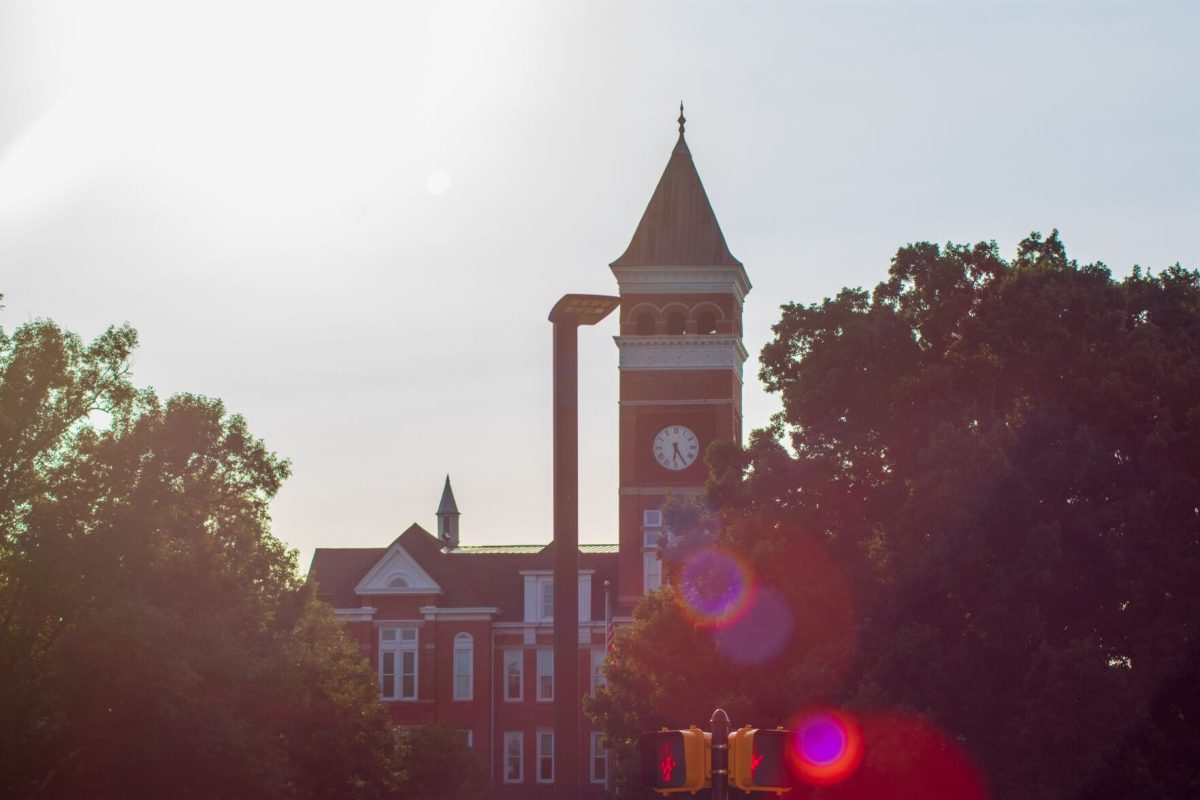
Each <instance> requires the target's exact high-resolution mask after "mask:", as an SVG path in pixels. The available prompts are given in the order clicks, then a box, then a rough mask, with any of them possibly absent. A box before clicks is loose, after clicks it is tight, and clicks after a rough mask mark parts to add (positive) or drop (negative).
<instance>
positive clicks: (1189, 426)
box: [598, 232, 1200, 798]
mask: <svg viewBox="0 0 1200 800" xmlns="http://www.w3.org/2000/svg"><path fill="white" fill-rule="evenodd" d="M774 332H775V338H774V340H773V341H772V342H770V343H769V344H768V345H767V346H766V347H765V348H764V350H763V353H762V370H761V372H760V377H761V378H762V379H763V380H764V381H765V383H766V384H767V387H768V389H770V390H771V391H774V392H777V393H778V394H779V395H780V398H781V400H782V405H783V410H782V411H781V412H780V414H779V415H777V417H776V418H775V420H774V421H773V424H772V425H771V426H770V427H769V428H768V429H766V430H763V431H756V432H754V433H753V434H752V435H751V437H750V443H749V446H748V447H747V448H745V449H744V450H743V449H741V448H739V447H736V446H730V445H726V446H719V447H715V448H714V449H713V450H711V451H710V453H709V454H708V455H709V460H710V464H711V465H712V467H713V477H712V479H711V480H710V483H709V487H708V490H707V492H706V495H707V502H708V503H709V505H710V506H711V509H712V510H711V514H710V516H711V517H712V519H714V520H715V522H713V523H710V524H707V527H709V528H712V529H715V530H718V531H719V538H718V542H719V543H721V544H722V545H724V546H725V547H726V548H728V549H729V550H732V551H735V552H739V553H742V554H743V555H744V556H745V557H746V558H747V559H748V560H749V562H750V564H751V566H752V569H753V570H754V573H755V574H756V576H757V577H758V580H759V582H760V584H762V585H765V586H773V587H776V591H778V592H779V593H780V594H781V595H782V596H784V597H785V598H786V599H787V601H788V608H789V609H790V612H791V616H792V617H793V619H804V618H811V616H812V613H811V612H812V609H813V608H814V606H812V605H811V603H812V602H813V601H814V600H820V598H822V597H826V596H827V595H828V593H829V592H830V591H831V587H832V588H833V589H837V587H843V588H844V589H845V593H844V596H843V597H844V600H843V601H842V602H844V603H845V606H846V607H848V608H851V609H852V610H853V615H852V617H851V619H850V620H849V623H848V624H849V626H850V628H851V631H852V636H851V637H849V638H848V639H847V638H845V637H842V636H840V635H837V629H838V628H839V627H840V626H841V625H842V622H840V621H837V620H836V618H835V617H832V616H829V615H830V614H831V613H832V612H833V611H834V610H836V604H834V605H833V606H830V605H826V606H825V607H824V608H822V609H821V610H820V612H819V613H818V616H819V618H821V619H828V620H833V621H834V624H832V625H830V626H829V627H830V628H831V630H830V631H829V635H828V636H827V637H826V640H825V641H824V642H814V640H813V639H812V638H811V636H808V635H806V634H805V633H804V632H803V631H802V630H800V629H797V631H796V633H795V634H793V635H792V636H791V638H790V640H789V644H788V647H787V648H786V649H784V650H783V651H782V652H781V654H780V655H779V656H777V657H776V658H775V659H773V660H772V661H771V662H770V663H769V664H767V665H766V667H767V669H765V670H764V669H763V665H753V666H752V668H751V669H748V670H747V669H746V668H744V667H738V668H737V669H730V668H729V667H730V665H729V664H728V663H726V665H725V667H726V669H725V670H724V671H723V673H722V685H723V686H724V685H728V684H731V683H732V684H733V685H736V686H745V687H746V688H747V689H748V690H749V691H750V692H751V693H750V694H749V695H748V708H749V709H750V713H752V714H761V713H762V711H759V710H756V709H755V705H756V702H757V700H758V698H759V697H761V696H764V693H766V694H765V696H769V697H771V701H770V702H771V703H776V704H778V705H777V707H778V708H785V709H801V708H804V707H808V706H810V705H812V704H813V702H814V701H816V702H826V703H835V704H839V705H843V706H848V707H851V708H854V709H858V710H859V711H860V712H861V713H862V714H864V715H865V716H867V717H870V716H871V715H872V714H876V713H881V712H884V711H886V712H888V713H893V712H894V713H901V714H909V715H910V716H911V717H912V718H913V719H920V720H922V721H926V722H929V723H931V724H933V725H935V726H936V729H937V730H938V731H940V734H941V735H942V736H943V738H944V740H945V741H946V742H948V743H949V746H953V747H961V748H962V749H963V750H964V751H965V752H966V754H967V755H968V756H969V758H970V759H971V760H972V761H973V763H974V764H975V765H976V767H977V769H978V770H979V774H980V775H981V776H982V779H983V781H984V782H985V783H986V784H987V785H988V786H989V787H990V791H991V793H992V794H993V796H994V797H997V798H1016V797H1022V798H1051V797H1068V796H1072V795H1074V794H1077V793H1082V792H1094V790H1095V787H1097V786H1098V785H1100V784H1102V783H1104V781H1105V778H1104V776H1109V777H1111V776H1112V775H1113V770H1114V769H1117V766H1118V765H1119V764H1121V763H1123V764H1130V763H1134V762H1136V763H1138V764H1142V765H1145V766H1144V772H1145V774H1146V775H1149V777H1147V779H1146V780H1144V781H1136V780H1128V781H1126V785H1127V786H1131V787H1138V786H1140V787H1141V790H1144V794H1142V795H1140V796H1145V797H1158V796H1184V795H1186V794H1187V793H1188V791H1189V790H1188V788H1187V787H1185V786H1184V785H1182V784H1181V783H1180V782H1179V781H1180V780H1181V779H1180V778H1178V776H1179V775H1180V774H1183V773H1182V772H1181V771H1180V770H1179V769H1178V767H1177V766H1176V767H1174V768H1172V767H1171V765H1172V764H1174V765H1178V763H1179V762H1180V759H1181V758H1182V757H1183V754H1186V753H1194V752H1196V751H1197V750H1196V748H1197V746H1200V732H1198V731H1197V728H1196V721H1195V720H1194V719H1191V718H1189V717H1187V716H1185V715H1182V714H1180V713H1175V712H1178V711H1179V709H1180V708H1185V707H1187V708H1194V699H1192V700H1189V699H1188V696H1187V695H1186V694H1181V692H1182V689H1181V688H1180V686H1181V682H1180V677H1179V676H1181V675H1183V674H1186V671H1187V670H1188V669H1189V668H1191V669H1194V665H1195V663H1196V662H1195V655H1194V650H1193V648H1194V642H1195V641H1196V636H1197V634H1198V633H1200V631H1198V630H1197V625H1198V621H1200V547H1198V545H1197V542H1198V541H1200V536H1198V534H1200V509H1198V508H1197V498H1198V497H1200V358H1198V357H1197V355H1196V354H1197V353H1200V279H1198V276H1197V273H1196V272H1193V271H1188V270H1184V269H1182V268H1180V267H1178V266H1175V267H1171V268H1168V269H1166V270H1163V271H1162V272H1161V273H1160V274H1158V275H1152V274H1148V273H1143V272H1142V271H1141V270H1139V269H1135V270H1134V272H1133V274H1132V275H1130V276H1129V277H1127V278H1125V279H1122V280H1119V281H1118V280H1114V279H1113V278H1112V276H1111V274H1110V272H1109V270H1108V269H1107V268H1106V267H1105V266H1104V265H1103V264H1091V265H1086V266H1080V265H1078V264H1077V263H1076V262H1074V261H1071V260H1069V259H1068V258H1067V256H1066V253H1065V250H1064V248H1063V246H1062V243H1061V242H1060V241H1059V239H1058V236H1057V232H1055V233H1054V234H1052V235H1051V236H1050V237H1048V238H1045V239H1043V238H1042V237H1040V236H1038V235H1037V234H1033V235H1031V236H1030V237H1029V238H1027V239H1026V240H1025V241H1023V242H1022V243H1021V244H1020V246H1019V248H1018V251H1017V255H1016V258H1015V259H1013V260H1012V261H1011V262H1006V261H1005V260H1003V259H1001V258H1000V257H999V255H998V254H997V252H996V248H995V245H994V244H979V245H975V246H973V247H967V246H957V245H947V246H946V247H944V248H939V247H937V246H935V245H931V244H916V245H910V246H907V247H904V248H901V249H900V250H899V251H898V253H897V255H896V257H895V259H894V260H893V262H892V266H891V270H890V273H889V277H888V279H887V280H886V281H884V282H883V283H881V284H880V285H879V286H877V287H876V288H875V290H874V291H873V292H870V293H868V292H865V291H862V290H858V289H846V290H843V291H842V292H841V293H839V294H838V295H837V296H836V297H834V298H831V299H826V300H825V301H823V302H821V303H817V304H813V305H807V306H805V305H798V304H790V305H787V306H784V307H783V313H782V317H781V319H780V322H779V323H778V324H777V325H776V326H775V328H774ZM704 517H705V515H703V514H701V515H696V514H694V513H693V514H691V515H690V516H689V515H688V514H684V515H682V521H683V526H682V529H681V531H680V532H682V533H685V534H688V533H690V534H691V536H695V535H696V534H695V533H694V531H696V530H702V529H704V528H705V524H702V522H703V519H704ZM684 538H685V541H686V540H687V538H688V536H685V537H684ZM796 548H800V550H799V551H797V550H796ZM814 554H819V557H816V558H814ZM838 591H840V589H839V590H838ZM798 592H799V593H804V592H807V593H808V594H809V597H808V598H807V599H804V598H802V597H800V596H798V594H797V593H798ZM658 602H661V601H658ZM646 605H647V609H646V611H639V617H640V616H642V615H644V614H647V613H649V612H650V610H651V609H653V608H655V606H654V604H653V602H647V604H646ZM676 605H678V604H676ZM661 613H676V614H677V617H678V619H680V620H683V621H684V622H686V617H684V616H683V615H682V612H669V611H668V612H661ZM818 627H819V626H818ZM666 629H672V628H671V626H664V631H660V633H663V632H665V630H666ZM639 636H640V633H639V629H638V628H637V626H636V625H635V628H634V630H633V631H632V633H631V634H630V635H627V637H626V638H625V639H623V640H622V641H621V644H622V645H623V646H624V647H625V648H626V649H625V650H623V651H622V653H621V658H622V659H627V658H628V659H630V660H632V661H633V662H634V663H632V664H628V665H626V664H622V665H621V666H620V667H617V668H615V669H614V670H613V677H612V678H611V679H610V682H609V686H610V691H611V692H612V697H610V698H608V699H606V700H604V701H602V704H600V705H598V709H599V710H600V714H601V719H602V720H603V722H604V724H605V725H606V729H611V730H612V731H613V732H614V733H615V732H618V731H621V730H625V729H628V728H629V727H631V724H629V723H628V722H627V721H624V720H622V721H621V725H622V726H623V727H618V726H617V725H616V724H615V722H613V720H615V717H614V716H613V714H612V712H611V708H612V707H613V706H617V705H621V704H623V703H624V702H626V701H627V700H628V699H629V695H630V694H633V693H636V694H638V695H639V696H640V697H648V698H654V697H656V696H657V695H656V693H655V688H656V687H653V686H652V687H647V686H644V685H638V684H637V683H636V681H634V680H632V679H630V678H629V677H628V674H629V673H632V674H635V675H639V676H640V677H641V678H642V679H644V680H651V681H653V680H654V678H653V675H652V674H651V673H649V672H641V671H639V664H640V663H641V661H642V658H643V657H642V656H641V655H639V654H638V653H639V650H638V643H637V640H638V638H639ZM682 636H683V634H676V635H675V637H674V638H673V639H670V640H661V639H660V640H659V642H658V646H659V647H660V648H663V647H665V648H666V649H668V650H670V649H673V647H674V645H675V643H676V642H679V643H680V644H682V642H681V641H680V639H681V637H682ZM701 640H702V641H701V642H700V646H702V647H704V648H707V650H708V652H709V654H710V655H711V654H715V657H717V658H724V660H725V661H726V662H728V658H727V657H723V656H722V653H721V651H720V648H719V646H718V645H719V642H718V639H717V637H713V636H708V637H701ZM664 641H669V642H670V643H669V644H664ZM847 647H850V648H851V650H850V651H847V649H846V648H847ZM708 657H710V656H705V655H701V656H694V655H689V661H695V662H696V663H697V664H700V665H703V664H704V663H705V661H706V659H707V658H708ZM1189 665H1190V667H1189ZM686 670H687V667H686V664H685V674H682V675H678V676H675V677H674V679H675V680H677V681H680V682H682V683H683V685H688V686H690V687H693V691H694V688H695V687H699V686H715V685H716V684H714V683H713V682H712V680H713V679H712V678H711V668H710V667H708V666H703V667H697V670H696V672H695V673H691V672H687V671H686ZM701 670H703V671H701ZM776 672H784V673H788V674H789V675H790V678H789V680H791V681H794V682H795V683H794V688H793V689H791V690H790V694H788V696H787V697H786V698H784V697H781V696H780V695H779V691H781V690H780V689H777V688H776V687H775V684H772V683H771V682H770V676H771V675H773V674H775V673H776ZM1193 674H1194V673H1193ZM702 681H703V682H704V683H702ZM760 687H761V688H760ZM1172 687H1174V688H1172ZM723 691H729V690H727V689H723ZM782 691H784V692H787V691H788V690H787V689H786V687H784V688H783V689H782ZM771 693H773V694H771ZM814 694H815V695H817V696H814ZM1189 703H1190V705H1188V704H1189ZM1181 704H1182V705H1181ZM1170 709H1175V712H1172V711H1171V710H1170ZM666 710H667V709H666V708H665V707H657V706H653V707H651V708H650V710H649V711H647V712H646V714H645V715H644V716H643V717H642V718H641V719H639V720H637V724H644V723H646V722H650V721H651V720H653V724H658V723H660V722H665V721H666V720H664V719H662V718H661V716H660V715H661V714H662V713H663V712H664V711H666ZM743 718H744V717H743ZM691 721H693V720H686V721H680V722H691ZM669 724H672V723H669ZM1168 731H1169V733H1168ZM1167 739H1169V740H1170V742H1171V746H1170V752H1171V753H1174V755H1169V754H1168V753H1166V752H1165V751H1164V750H1163V748H1162V746H1161V745H1162V742H1164V741H1165V740H1167ZM901 749H902V748H901ZM872 752H873V755H872ZM894 755H896V752H892V753H889V752H888V751H887V748H886V747H876V748H874V750H873V751H871V750H869V751H868V758H867V761H866V762H864V765H863V775H862V776H860V777H861V779H862V780H861V781H860V782H861V783H863V784H864V785H865V783H867V782H868V778H870V775H871V773H872V770H878V769H880V768H881V767H880V764H882V763H883V762H884V761H886V760H887V758H888V757H890V756H894ZM1155 765H1157V766H1155ZM1160 767H1161V769H1159V768H1160ZM1156 769H1157V770H1158V772H1155V770H1156ZM1172 770H1173V771H1172ZM1117 772H1118V773H1120V774H1121V775H1123V776H1125V777H1126V778H1128V776H1129V775H1130V774H1133V772H1136V770H1133V771H1130V770H1126V769H1123V768H1122V769H1117ZM894 774H901V773H900V772H896V773H894ZM1172 775H1174V776H1176V777H1172ZM876 777H878V776H876ZM853 786H854V782H853V781H849V782H847V783H846V784H845V785H844V786H843V787H841V788H839V789H824V790H821V791H822V792H824V793H825V794H828V795H830V796H838V793H839V792H841V795H840V796H847V797H849V796H853ZM1150 786H1153V787H1156V788H1154V789H1149V788H1147V787H1150ZM1088 787H1091V788H1088ZM893 791H899V789H897V788H896V787H893ZM1155 792H1157V793H1155ZM898 796H903V795H902V794H901V795H898ZM1124 796H1127V797H1128V796H1134V797H1136V796H1139V795H1138V794H1137V793H1136V792H1135V793H1134V794H1126V795H1124Z"/></svg>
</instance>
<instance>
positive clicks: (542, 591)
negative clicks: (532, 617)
mask: <svg viewBox="0 0 1200 800" xmlns="http://www.w3.org/2000/svg"><path fill="white" fill-rule="evenodd" d="M537 584H538V613H537V618H538V622H553V621H554V578H538V582H537Z"/></svg>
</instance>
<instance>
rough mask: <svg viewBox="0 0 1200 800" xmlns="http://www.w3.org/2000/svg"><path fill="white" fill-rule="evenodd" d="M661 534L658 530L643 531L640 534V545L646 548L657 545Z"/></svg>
mask: <svg viewBox="0 0 1200 800" xmlns="http://www.w3.org/2000/svg"><path fill="white" fill-rule="evenodd" d="M660 536H662V534H661V533H659V532H658V531H645V532H644V533H643V534H642V546H643V547H645V548H646V549H647V550H650V549H653V548H656V547H658V540H659V537H660Z"/></svg>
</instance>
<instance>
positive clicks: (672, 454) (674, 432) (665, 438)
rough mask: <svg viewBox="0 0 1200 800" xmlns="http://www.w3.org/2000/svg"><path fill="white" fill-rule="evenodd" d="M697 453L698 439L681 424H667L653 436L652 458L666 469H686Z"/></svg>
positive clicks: (698, 451) (698, 450) (698, 448)
mask: <svg viewBox="0 0 1200 800" xmlns="http://www.w3.org/2000/svg"><path fill="white" fill-rule="evenodd" d="M698 455H700V440H699V439H698V438H696V434H694V433H692V430H691V429H690V428H686V427H684V426H683V425H668V426H667V427H665V428H663V429H662V430H661V431H659V432H658V435H657V436H655V437H654V460H655V461H657V462H658V463H659V464H661V465H662V466H664V467H666V468H667V469H670V470H680V469H687V468H688V467H690V466H691V465H692V462H694V461H695V460H696V456H698Z"/></svg>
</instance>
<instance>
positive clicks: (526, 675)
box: [309, 110, 750, 800]
mask: <svg viewBox="0 0 1200 800" xmlns="http://www.w3.org/2000/svg"><path fill="white" fill-rule="evenodd" d="M684 121H685V120H684V118H683V115H682V110H681V113H680V117H679V138H678V140H677V142H676V144H675V147H674V149H673V151H672V152H671V156H670V158H669V160H668V162H667V166H666V169H665V170H664V171H663V174H662V177H661V178H660V179H659V182H658V185H657V187H656V188H655V190H654V194H653V196H652V197H651V199H650V202H649V204H648V205H647V207H646V211H645V213H644V214H643V216H642V219H641V221H640V223H639V224H638V227H637V229H636V231H635V232H634V235H633V238H632V240H631V241H630V244H629V247H628V248H627V249H626V250H625V252H624V254H622V256H621V257H620V258H618V259H617V260H616V261H614V262H613V263H612V264H611V268H612V271H613V274H614V275H615V277H616V279H617V284H618V287H619V291H620V296H621V310H620V333H619V335H618V336H617V337H616V344H617V347H618V350H619V354H620V358H619V364H620V415H619V431H618V439H617V442H618V447H619V475H618V486H619V493H620V495H619V497H620V499H619V530H618V532H617V540H618V541H617V544H612V545H586V544H585V545H581V546H580V556H579V563H580V569H579V576H578V580H579V620H580V623H579V630H578V640H579V648H580V659H579V664H580V674H579V685H580V686H581V687H585V689H586V691H587V692H595V691H596V689H598V688H600V687H602V686H603V685H604V670H603V663H604V657H605V653H606V649H605V642H606V622H605V619H606V609H607V610H609V611H610V612H611V615H612V616H614V618H615V619H616V621H617V622H625V621H628V619H629V615H630V614H631V613H632V610H633V606H634V605H635V604H636V603H637V601H638V599H639V598H640V597H642V596H643V595H644V594H646V593H647V592H650V591H653V590H654V589H656V588H658V586H659V585H660V584H661V583H662V579H663V578H662V575H663V573H662V562H661V560H660V558H659V546H660V543H661V541H662V537H663V536H664V535H665V531H664V527H663V517H662V506H663V504H664V502H665V501H666V499H667V497H668V496H670V495H672V494H674V495H685V494H695V493H698V492H700V491H701V489H702V488H703V485H704V481H705V478H706V468H705V465H704V458H703V456H704V451H705V449H706V448H707V447H708V445H709V444H710V443H712V442H713V441H718V440H740V438H741V424H742V421H741V397H742V365H743V362H744V361H745V359H746V351H745V349H744V347H743V346H742V339H741V333H742V303H743V300H744V298H745V296H746V293H747V292H748V291H749V290H750V283H749V281H748V280H747V278H746V272H745V269H744V268H743V267H742V264H741V263H740V262H739V261H738V260H737V259H735V258H734V257H733V255H732V254H731V253H730V252H729V248H728V247H727V245H726V243H725V237H724V235H723V234H722V233H721V229H720V226H719V225H718V224H717V219H716V215H715V214H714V213H713V209H712V206H711V204H710V203H709V200H708V197H707V195H706V193H705V191H704V186H703V184H702V183H701V182H700V176H699V174H698V173H697V171H696V167H695V164H694V162H693V160H692V155H691V152H690V151H689V149H688V145H687V142H686V141H685V139H684ZM437 519H438V524H437V528H438V530H437V534H436V535H434V534H432V533H429V532H428V531H426V530H424V529H423V528H421V527H420V526H418V525H412V526H411V527H409V528H408V529H407V530H406V531H404V532H403V533H402V534H400V536H399V537H397V539H396V540H395V541H393V542H392V543H391V544H390V545H388V546H387V547H380V548H353V549H350V548H320V549H318V550H317V551H316V553H315V555H314V556H313V562H312V567H311V569H310V570H309V577H310V579H311V580H314V581H315V582H316V585H317V594H318V596H319V597H320V598H321V599H323V600H324V601H326V602H328V603H329V604H330V605H331V606H333V608H334V610H335V613H336V614H337V616H338V618H339V619H340V620H341V621H342V623H343V625H344V626H345V629H346V633H347V635H348V636H350V638H351V639H353V640H354V641H355V642H356V643H357V645H358V647H359V650H360V652H361V653H362V654H363V657H364V658H365V659H366V660H367V661H368V662H369V663H370V664H371V665H372V667H373V668H374V670H375V673H376V675H377V678H378V680H379V685H380V697H381V699H382V700H383V701H384V702H385V703H386V704H387V706H388V708H389V710H390V713H391V716H392V719H393V720H394V722H395V723H396V724H397V725H398V726H400V727H402V728H407V727H416V726H420V725H424V724H428V723H432V722H437V723H442V724H446V725H450V726H452V727H455V728H457V729H459V730H461V731H462V732H463V737H464V739H465V741H466V742H467V743H468V744H469V745H470V746H471V748H472V749H473V750H474V751H475V753H476V754H477V755H478V756H479V758H480V759H481V761H482V762H483V763H484V764H485V765H486V766H487V767H488V769H489V771H490V774H491V775H492V778H493V780H494V782H495V784H496V789H497V796H498V797H500V798H502V799H504V798H512V800H517V798H537V797H544V798H549V797H552V796H553V783H554V771H555V764H554V737H555V736H556V735H563V734H564V732H560V731H556V730H554V715H553V699H554V657H553V645H554V630H553V619H554V592H553V565H552V556H553V552H552V551H553V546H552V545H508V546H470V545H463V544H462V543H461V542H460V540H459V539H460V537H459V519H460V514H459V511H458V507H457V503H456V502H455V498H454V494H453V491H452V489H451V487H450V479H449V477H447V478H446V483H445V486H444V487H443V492H442V498H441V503H440V505H439V507H438V512H437ZM571 735H576V736H578V737H579V740H578V752H579V753H580V764H579V767H578V774H579V775H580V780H581V788H582V791H581V795H582V796H585V797H586V796H588V795H589V794H596V793H598V791H599V790H601V789H603V788H604V786H605V784H606V781H607V779H608V777H609V773H610V767H611V766H612V765H611V764H610V763H609V759H608V754H607V753H606V751H605V750H604V748H603V746H602V741H601V735H600V732H599V731H597V730H595V729H593V728H592V727H591V726H590V724H589V723H587V722H586V721H585V722H584V723H583V727H582V729H581V730H579V731H574V732H571Z"/></svg>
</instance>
